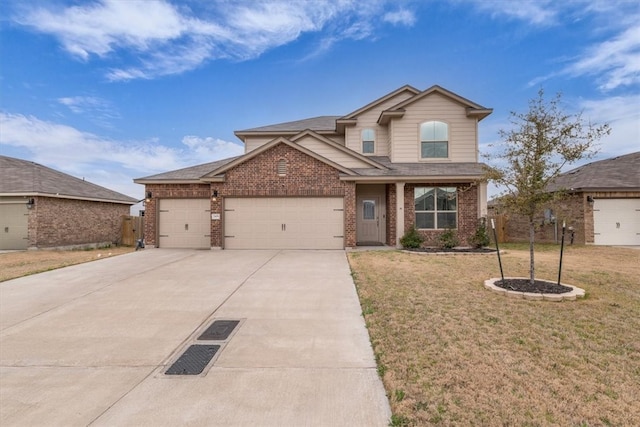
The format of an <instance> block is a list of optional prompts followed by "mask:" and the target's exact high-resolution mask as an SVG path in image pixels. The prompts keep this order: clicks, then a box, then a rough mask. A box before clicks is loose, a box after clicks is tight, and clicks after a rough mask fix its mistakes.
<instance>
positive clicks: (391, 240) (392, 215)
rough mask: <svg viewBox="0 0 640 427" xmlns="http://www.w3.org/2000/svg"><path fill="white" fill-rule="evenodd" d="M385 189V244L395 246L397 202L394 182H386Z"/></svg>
mask: <svg viewBox="0 0 640 427" xmlns="http://www.w3.org/2000/svg"><path fill="white" fill-rule="evenodd" d="M386 187H387V191H386V206H387V224H386V227H387V230H386V231H387V233H386V235H387V242H386V243H387V245H389V246H395V245H396V236H397V234H396V233H397V226H398V221H397V212H396V206H397V205H396V203H397V195H396V185H395V184H387V185H386Z"/></svg>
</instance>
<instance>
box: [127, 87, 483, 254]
mask: <svg viewBox="0 0 640 427" xmlns="http://www.w3.org/2000/svg"><path fill="white" fill-rule="evenodd" d="M491 112H492V110H491V109H489V108H485V107H483V106H481V105H479V104H476V103H474V102H471V101H469V100H467V99H465V98H463V97H461V96H459V95H456V94H455V93H452V92H450V91H448V90H446V89H444V88H442V87H440V86H432V87H430V88H429V89H427V90H424V91H419V90H417V89H415V88H413V87H411V86H403V87H401V88H399V89H397V90H395V91H393V92H391V93H389V94H387V95H385V96H383V97H381V98H379V99H376V100H375V101H373V102H371V103H370V104H367V105H365V106H364V107H362V108H359V109H358V110H356V111H354V112H352V113H350V114H347V115H345V116H321V117H314V118H310V119H305V120H298V121H293V122H287V123H280V124H275V125H270V126H262V127H257V128H252V129H246V130H240V131H237V132H235V134H236V136H237V137H238V138H239V139H241V140H242V142H243V143H244V144H245V154H244V155H242V156H239V157H233V158H228V159H224V160H219V161H216V162H211V163H206V164H202V165H198V166H193V167H189V168H186V169H180V170H176V171H171V172H166V173H161V174H158V175H153V176H148V177H144V178H139V179H136V180H134V182H136V183H139V184H144V185H145V192H146V196H147V197H146V205H145V212H146V213H145V215H146V220H145V238H146V243H147V245H149V246H156V247H166V248H225V249H343V248H345V247H355V246H356V245H376V244H386V245H390V246H397V245H398V244H399V239H400V238H401V237H402V235H403V234H404V232H405V230H407V229H408V228H409V227H411V226H413V225H415V227H416V228H417V229H418V230H419V231H420V232H421V233H422V234H423V235H424V236H425V237H426V241H425V244H426V245H434V244H436V243H437V239H438V237H439V236H440V234H441V233H442V232H443V230H444V229H447V228H451V229H455V230H456V231H457V233H458V237H459V239H460V241H461V242H465V241H466V239H467V238H468V237H470V236H471V235H472V234H473V233H474V231H475V229H476V227H477V225H478V218H479V217H481V216H485V215H486V185H485V183H483V182H482V176H483V169H482V163H480V162H479V153H478V122H479V121H480V120H482V119H483V118H485V117H486V116H488V115H489V114H491Z"/></svg>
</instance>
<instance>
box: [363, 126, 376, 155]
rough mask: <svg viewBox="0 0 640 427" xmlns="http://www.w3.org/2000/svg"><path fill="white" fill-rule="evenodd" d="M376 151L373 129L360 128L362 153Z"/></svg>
mask: <svg viewBox="0 0 640 427" xmlns="http://www.w3.org/2000/svg"><path fill="white" fill-rule="evenodd" d="M375 151H376V131H375V130H373V129H363V130H362V153H364V154H373V153H375Z"/></svg>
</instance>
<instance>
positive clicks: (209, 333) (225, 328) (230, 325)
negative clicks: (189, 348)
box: [198, 320, 240, 341]
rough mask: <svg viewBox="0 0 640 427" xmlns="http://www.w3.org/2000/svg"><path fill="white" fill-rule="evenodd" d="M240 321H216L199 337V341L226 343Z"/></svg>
mask: <svg viewBox="0 0 640 427" xmlns="http://www.w3.org/2000/svg"><path fill="white" fill-rule="evenodd" d="M238 323H240V321H239V320H216V321H215V322H213V323H212V324H211V326H209V327H208V328H207V330H206V331H204V332H203V333H202V335H200V336H199V337H198V340H200V341H202V340H206V341H224V340H226V339H227V338H229V335H231V332H233V330H234V329H235V327H236V326H238Z"/></svg>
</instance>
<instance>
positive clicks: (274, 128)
mask: <svg viewBox="0 0 640 427" xmlns="http://www.w3.org/2000/svg"><path fill="white" fill-rule="evenodd" d="M339 117H340V116H318V117H311V118H309V119H303V120H296V121H293V122H285V123H277V124H275V125H268V126H260V127H257V128H251V129H244V130H238V131H235V132H234V134H235V135H236V136H237V137H238V138H240V139H242V136H244V135H247V134H251V135H255V134H267V135H268V134H278V135H282V134H288V135H294V134H296V133H298V132H301V131H303V130H306V129H310V130H312V131H315V132H323V133H327V132H331V133H333V132H335V129H336V119H337V118H339Z"/></svg>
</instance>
